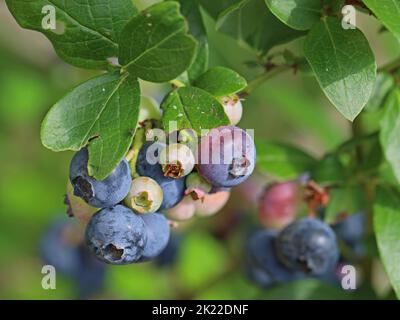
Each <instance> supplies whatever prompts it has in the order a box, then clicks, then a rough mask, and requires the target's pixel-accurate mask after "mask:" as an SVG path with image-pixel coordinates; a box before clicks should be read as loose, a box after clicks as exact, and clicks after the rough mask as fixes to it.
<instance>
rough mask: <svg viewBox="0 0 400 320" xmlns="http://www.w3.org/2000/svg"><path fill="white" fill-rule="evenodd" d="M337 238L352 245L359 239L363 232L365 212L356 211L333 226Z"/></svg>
mask: <svg viewBox="0 0 400 320" xmlns="http://www.w3.org/2000/svg"><path fill="white" fill-rule="evenodd" d="M334 230H335V231H336V234H337V236H338V238H340V239H342V240H343V241H344V242H345V243H346V244H347V245H349V246H353V245H355V244H356V243H357V242H359V241H361V240H362V238H363V236H364V232H365V214H364V212H356V213H354V214H352V215H350V216H348V217H347V218H346V219H344V220H343V221H341V222H339V223H338V224H337V225H335V226H334Z"/></svg>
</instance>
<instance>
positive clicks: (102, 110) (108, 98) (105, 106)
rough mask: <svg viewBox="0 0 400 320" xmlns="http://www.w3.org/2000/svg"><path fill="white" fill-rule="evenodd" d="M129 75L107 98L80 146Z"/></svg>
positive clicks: (83, 142)
mask: <svg viewBox="0 0 400 320" xmlns="http://www.w3.org/2000/svg"><path fill="white" fill-rule="evenodd" d="M128 75H129V74H126V75H124V76H123V77H121V79H120V81H119V82H118V83H117V85H116V86H115V88H114V90H113V91H112V92H111V93H110V95H109V96H108V97H107V100H106V101H105V102H104V104H103V106H102V107H101V109H100V111H99V112H98V114H97V116H96V118H95V119H94V120H93V123H92V124H91V126H90V127H89V129H88V131H87V133H86V134H85V136H84V138H83V139H82V141H81V143H80V145H81V146H83V145H84V144H85V142H86V141H87V140H88V138H89V135H90V134H91V132H92V129H93V127H94V126H95V125H96V123H97V121H99V119H100V117H101V115H102V114H103V112H104V110H105V109H106V108H107V105H108V103H109V102H110V100H111V98H112V97H113V96H114V94H115V93H116V92H117V91H118V89H119V88H120V86H121V85H122V84H123V83H124V81H125V80H126V79H127V78H128Z"/></svg>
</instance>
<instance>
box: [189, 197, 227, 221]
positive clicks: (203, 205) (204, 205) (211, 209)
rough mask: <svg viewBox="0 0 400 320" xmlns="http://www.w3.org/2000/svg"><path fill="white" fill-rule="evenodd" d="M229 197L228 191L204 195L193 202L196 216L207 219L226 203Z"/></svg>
mask: <svg viewBox="0 0 400 320" xmlns="http://www.w3.org/2000/svg"><path fill="white" fill-rule="evenodd" d="M230 195H231V193H230V192H229V191H220V192H217V193H212V194H206V195H205V196H204V198H203V199H201V200H197V201H195V202H194V206H195V210H196V215H197V216H200V217H208V216H212V215H214V214H216V213H217V212H218V211H220V210H221V209H222V208H223V207H224V206H225V204H226V203H227V202H228V200H229V197H230Z"/></svg>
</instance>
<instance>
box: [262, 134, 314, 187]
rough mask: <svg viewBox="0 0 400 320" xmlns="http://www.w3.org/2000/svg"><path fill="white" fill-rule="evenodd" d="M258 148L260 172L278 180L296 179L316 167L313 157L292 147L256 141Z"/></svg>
mask: <svg viewBox="0 0 400 320" xmlns="http://www.w3.org/2000/svg"><path fill="white" fill-rule="evenodd" d="M256 147H257V168H258V170H260V171H261V172H263V173H265V174H267V175H271V176H274V177H275V178H278V179H282V180H288V179H295V178H297V177H299V176H300V175H302V174H304V173H305V172H309V171H310V170H311V169H312V168H313V167H314V166H315V165H316V160H315V159H314V158H313V157H312V156H310V155H309V154H307V153H305V152H304V151H302V150H300V149H297V148H296V147H293V146H291V145H286V144H282V143H274V142H267V141H262V140H261V141H260V140H256Z"/></svg>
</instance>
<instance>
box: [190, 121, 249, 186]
mask: <svg viewBox="0 0 400 320" xmlns="http://www.w3.org/2000/svg"><path fill="white" fill-rule="evenodd" d="M197 161H198V165H197V168H198V171H199V173H200V175H201V176H202V177H203V178H204V179H206V180H207V181H208V182H209V183H211V184H212V185H213V186H216V187H233V186H236V185H238V184H240V183H242V182H244V181H245V180H246V179H247V178H248V177H249V176H250V175H251V174H252V172H253V170H254V166H255V161H256V149H255V145H254V141H253V139H252V138H251V136H250V135H249V134H248V133H247V132H246V131H244V130H242V129H240V128H238V127H234V126H222V127H218V128H216V129H212V130H211V131H210V132H209V133H208V135H207V136H205V137H203V138H202V139H201V142H200V144H199V150H198V157H197Z"/></svg>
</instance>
